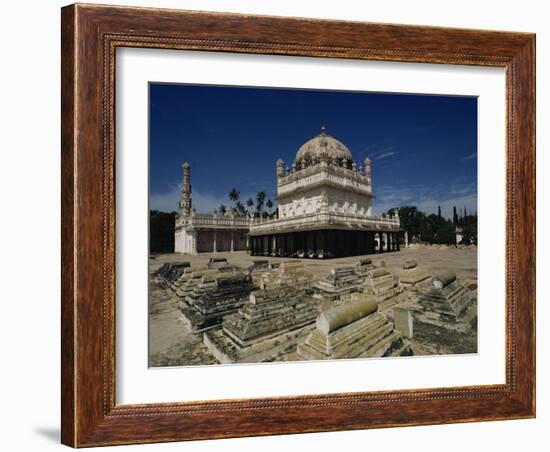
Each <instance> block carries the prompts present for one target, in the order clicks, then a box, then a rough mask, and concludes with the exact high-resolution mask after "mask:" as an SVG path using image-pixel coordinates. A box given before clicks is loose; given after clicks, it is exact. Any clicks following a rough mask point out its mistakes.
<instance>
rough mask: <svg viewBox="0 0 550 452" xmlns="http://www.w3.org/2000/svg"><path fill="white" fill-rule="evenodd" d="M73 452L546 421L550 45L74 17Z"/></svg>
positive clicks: (67, 272)
mask: <svg viewBox="0 0 550 452" xmlns="http://www.w3.org/2000/svg"><path fill="white" fill-rule="evenodd" d="M61 32H62V150H61V153H62V275H63V277H62V382H61V383H62V429H61V430H62V442H63V443H64V444H67V445H70V446H73V447H85V446H100V445H114V444H133V443H147V442H162V441H179V440H193V439H211V438H227V437H237V436H254V435H272V434H285V433H300V432H318V431H335V430H348V429H364V428H377V427H391V426H403V425H425V424H439V423H452V422H469V421H485V420H503V419H519V418H529V417H534V416H535V36H534V35H533V34H528V33H511V32H496V31H480V30H463V29H447V28H435V27H419V26H408V25H387V24H374V23H358V22H338V21H326V20H312V19H298V18H279V17H263V16H246V15H236V14H219V13H206V12H189V11H176V10H161V9H146V8H145V9H144V8H125V7H110V6H95V5H79V4H76V5H71V6H67V7H65V8H63V9H62V30H61Z"/></svg>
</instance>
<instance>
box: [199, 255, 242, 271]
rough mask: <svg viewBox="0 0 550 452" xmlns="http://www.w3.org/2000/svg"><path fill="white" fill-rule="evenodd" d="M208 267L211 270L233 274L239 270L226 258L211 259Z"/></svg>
mask: <svg viewBox="0 0 550 452" xmlns="http://www.w3.org/2000/svg"><path fill="white" fill-rule="evenodd" d="M206 266H207V268H208V269H210V270H218V271H221V272H232V271H235V270H236V269H237V267H235V266H234V265H232V264H230V263H229V262H227V259H226V258H225V257H211V258H210V259H209V260H208V264H207V265H206Z"/></svg>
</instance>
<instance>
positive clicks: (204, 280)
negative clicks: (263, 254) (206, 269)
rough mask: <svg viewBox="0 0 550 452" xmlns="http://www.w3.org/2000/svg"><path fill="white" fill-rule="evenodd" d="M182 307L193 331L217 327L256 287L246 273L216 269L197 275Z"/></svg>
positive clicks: (185, 318)
mask: <svg viewBox="0 0 550 452" xmlns="http://www.w3.org/2000/svg"><path fill="white" fill-rule="evenodd" d="M197 279H198V281H196V283H195V284H193V287H192V288H191V289H190V290H189V292H188V293H187V295H186V296H185V300H184V301H185V305H184V306H181V312H182V315H183V319H184V320H185V321H186V323H187V324H188V325H189V326H190V327H191V329H192V330H193V331H199V330H202V329H204V328H208V327H211V326H215V325H217V324H219V323H221V321H222V318H223V317H224V316H226V315H228V314H231V313H233V312H236V311H237V310H238V309H239V308H240V307H241V306H242V305H243V304H244V302H245V301H246V299H247V298H248V297H249V295H250V293H251V292H252V291H253V290H254V289H256V286H255V285H254V284H253V283H252V280H251V278H250V275H248V274H247V273H244V272H219V271H218V272H217V273H216V274H207V275H204V274H203V275H202V276H201V277H200V278H197Z"/></svg>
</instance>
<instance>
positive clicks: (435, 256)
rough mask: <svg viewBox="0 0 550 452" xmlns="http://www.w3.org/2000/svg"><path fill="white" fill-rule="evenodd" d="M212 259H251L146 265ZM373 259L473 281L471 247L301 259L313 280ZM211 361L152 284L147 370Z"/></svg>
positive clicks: (171, 257)
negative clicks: (449, 272) (412, 263)
mask: <svg viewBox="0 0 550 452" xmlns="http://www.w3.org/2000/svg"><path fill="white" fill-rule="evenodd" d="M211 257H226V258H227V260H228V261H229V262H230V263H231V264H234V265H237V266H239V267H243V268H247V267H248V266H250V265H251V264H252V261H253V260H255V259H264V258H260V257H255V256H249V255H248V254H247V253H245V252H234V253H217V254H210V253H209V254H200V255H197V256H187V255H181V254H162V255H155V256H153V258H152V259H150V260H149V262H150V266H149V271H150V273H152V272H154V271H155V270H157V269H158V268H160V266H161V265H162V264H164V263H166V262H178V261H189V262H190V263H191V265H192V266H193V267H198V266H203V265H205V264H206V263H207V262H208V259H209V258H211ZM364 257H368V258H372V260H373V261H374V263H375V264H378V265H379V264H380V263H381V261H384V263H385V265H386V268H387V269H388V270H389V271H391V272H392V273H395V274H399V273H400V271H401V269H402V267H403V264H404V263H405V262H406V261H408V260H411V259H414V260H416V261H417V262H418V265H419V266H420V267H422V268H423V269H425V270H426V271H427V272H428V273H430V274H432V275H433V274H436V273H438V272H440V271H443V270H452V271H454V272H456V274H457V276H458V277H459V278H460V279H463V280H466V281H471V282H477V249H476V248H454V247H450V248H439V247H427V248H419V249H412V248H407V249H402V250H401V251H399V252H393V253H386V254H377V255H371V256H354V257H347V258H339V259H330V260H310V259H303V260H302V261H303V262H304V265H305V266H306V267H307V268H308V270H309V271H311V272H312V273H313V274H314V275H315V276H316V277H318V278H320V277H322V276H324V275H326V274H327V273H328V272H329V271H330V270H331V269H332V268H336V267H346V266H353V265H355V264H356V263H357V262H358V261H359V259H361V258H364ZM265 259H269V260H270V261H272V262H281V261H284V260H288V258H275V257H270V258H265ZM214 362H215V360H214V358H212V357H211V356H210V354H209V353H208V351H207V350H206V348H205V347H204V345H203V344H202V337H201V335H196V334H192V333H190V332H189V331H188V329H187V328H186V327H185V325H184V324H183V323H182V322H181V320H180V318H179V312H178V311H177V309H176V306H175V304H174V303H173V301H171V300H170V298H169V296H168V295H167V294H166V292H165V291H164V290H162V289H161V288H160V287H159V286H158V285H157V284H156V283H151V287H150V302H149V365H150V366H153V367H158V366H177V365H182V364H183V363H185V364H187V365H198V364H211V363H214Z"/></svg>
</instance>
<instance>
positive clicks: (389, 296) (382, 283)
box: [362, 267, 403, 311]
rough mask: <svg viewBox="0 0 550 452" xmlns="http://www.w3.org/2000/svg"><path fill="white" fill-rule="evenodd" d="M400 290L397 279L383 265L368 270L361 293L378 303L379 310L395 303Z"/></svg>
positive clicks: (386, 308)
mask: <svg viewBox="0 0 550 452" xmlns="http://www.w3.org/2000/svg"><path fill="white" fill-rule="evenodd" d="M402 291H403V289H402V288H401V286H400V285H399V280H398V279H397V278H396V277H395V276H394V275H392V274H391V273H390V272H389V271H388V270H386V269H385V268H384V267H381V268H375V269H373V270H370V271H368V272H367V274H366V276H365V280H364V281H363V284H362V293H363V294H365V295H368V296H369V297H370V298H372V299H373V300H375V301H376V302H377V303H378V310H379V311H384V310H388V309H390V308H391V307H392V306H394V305H395V304H397V303H398V302H399V301H400V298H399V295H400V294H401V292H402Z"/></svg>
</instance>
